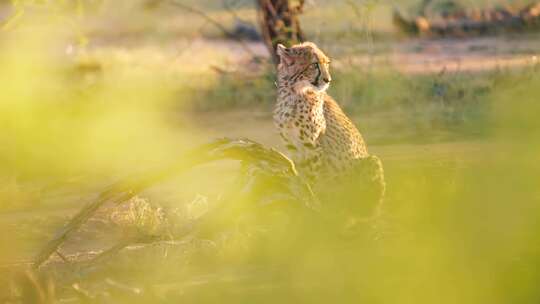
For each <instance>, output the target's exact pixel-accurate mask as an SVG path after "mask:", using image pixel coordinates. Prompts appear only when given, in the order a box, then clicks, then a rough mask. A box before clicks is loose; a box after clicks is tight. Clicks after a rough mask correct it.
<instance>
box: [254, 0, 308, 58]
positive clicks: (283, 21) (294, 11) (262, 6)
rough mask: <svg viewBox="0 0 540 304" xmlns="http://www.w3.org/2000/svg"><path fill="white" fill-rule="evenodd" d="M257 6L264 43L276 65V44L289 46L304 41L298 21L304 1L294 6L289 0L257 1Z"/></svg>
mask: <svg viewBox="0 0 540 304" xmlns="http://www.w3.org/2000/svg"><path fill="white" fill-rule="evenodd" d="M257 5H258V13H259V23H260V27H261V33H262V36H263V39H264V42H265V44H266V47H267V48H268V51H269V52H270V54H271V55H272V59H273V60H274V63H276V64H277V63H278V57H277V54H276V47H277V45H278V43H281V44H283V45H285V46H291V45H293V44H297V43H300V42H302V41H304V40H305V37H304V33H303V32H302V29H301V27H300V22H299V20H298V15H299V14H301V13H302V9H303V6H304V0H300V1H298V3H297V4H295V5H292V4H291V1H289V0H257Z"/></svg>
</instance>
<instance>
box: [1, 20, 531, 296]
mask: <svg viewBox="0 0 540 304" xmlns="http://www.w3.org/2000/svg"><path fill="white" fill-rule="evenodd" d="M31 19H32V18H30V19H26V21H25V22H23V23H21V24H20V25H19V28H17V29H16V30H15V31H13V32H2V34H1V36H0V39H1V42H0V43H1V44H0V45H1V47H0V66H2V69H0V83H1V84H2V85H1V87H0V128H1V129H2V132H0V167H1V168H2V170H1V172H0V175H1V176H0V178H1V179H0V216H1V220H2V226H0V227H2V228H3V231H4V233H3V234H2V236H1V237H0V244H2V248H3V250H2V252H1V253H0V261H2V263H4V262H5V263H12V262H14V261H19V260H20V259H23V258H24V259H27V258H29V257H31V256H32V253H33V252H35V250H36V249H37V248H39V247H40V246H41V245H43V244H44V243H45V242H46V241H47V240H49V239H50V238H51V237H52V236H53V234H54V231H55V230H57V229H59V228H60V227H61V226H62V224H63V223H65V222H66V221H67V217H68V216H69V215H70V214H71V213H72V212H73V209H78V208H80V206H82V204H83V203H84V202H86V199H87V197H88V195H87V194H88V193H87V192H88V191H90V192H91V194H96V193H97V192H99V191H100V190H102V188H103V186H104V185H107V184H108V183H109V182H110V181H112V180H116V179H117V178H118V177H119V176H126V175H127V176H130V175H132V174H133V173H134V172H141V171H142V169H144V168H148V167H153V166H158V165H163V164H167V163H169V162H171V161H173V160H175V157H177V156H178V155H180V152H181V151H183V150H185V149H187V148H189V147H192V146H194V145H196V144H197V143H201V142H207V141H209V140H210V139H211V138H209V137H208V136H207V135H206V134H205V133H204V132H203V131H201V130H200V129H198V126H200V125H204V124H206V123H209V124H210V123H212V122H210V121H209V122H206V121H200V120H201V118H200V117H212V116H203V115H201V116H198V115H199V114H200V112H201V111H202V110H204V111H210V112H211V111H214V112H215V113H217V115H216V117H217V116H219V114H222V113H223V112H225V111H236V110H238V109H242V110H243V111H244V112H245V113H248V115H249V113H250V111H252V109H262V110H260V111H266V112H268V113H270V109H271V107H272V103H273V102H274V98H275V95H274V94H275V93H274V91H275V88H274V84H273V81H274V80H273V76H272V75H273V74H272V68H271V66H268V67H264V66H263V67H262V68H261V70H260V71H259V74H255V75H250V76H245V75H244V74H242V73H238V72H231V73H219V72H215V71H213V70H211V69H210V68H208V65H209V62H210V63H216V64H220V65H224V66H226V65H227V64H228V61H227V54H225V55H224V54H222V53H218V52H215V51H213V50H212V49H211V47H207V46H198V47H197V48H196V49H188V50H187V51H186V52H183V53H181V54H177V53H175V52H174V51H171V49H168V48H161V47H160V46H155V45H154V46H152V45H151V44H148V45H147V46H145V47H132V48H130V47H121V46H113V47H111V46H108V47H99V46H94V47H88V48H86V47H82V46H80V45H78V44H77V41H78V40H77V38H76V35H75V36H74V35H72V33H70V31H67V30H66V29H65V28H64V27H62V23H61V22H56V23H55V22H52V21H51V20H50V19H47V20H48V22H47V23H45V24H50V25H51V26H50V27H48V26H47V27H45V26H43V24H39V23H38V24H35V23H32V22H29V21H32V20H31ZM70 45H71V46H72V47H73V49H72V52H67V53H66V48H68V49H71V48H70V47H69V46H70ZM337 61H339V59H338V60H337ZM203 63H205V64H206V65H204V66H203ZM333 73H334V75H333V78H334V83H333V84H332V89H331V91H330V93H331V94H332V95H333V96H334V97H335V98H336V99H337V100H338V101H339V102H340V103H341V104H342V105H344V107H345V109H346V111H347V112H348V113H350V114H351V116H352V117H353V119H354V120H355V122H357V123H358V125H359V126H360V129H361V130H362V132H364V133H365V136H366V138H367V140H368V143H370V144H371V143H377V144H385V146H384V147H377V146H375V147H374V150H375V151H381V158H382V161H383V163H384V165H385V172H386V178H387V182H388V190H387V197H386V200H385V203H384V208H383V213H382V216H381V218H380V221H379V222H377V223H376V225H375V228H367V227H366V231H365V233H363V234H360V235H359V236H358V237H357V238H346V237H344V236H343V235H342V234H341V229H342V226H341V225H335V226H333V225H331V224H330V223H328V222H322V223H324V225H323V224H321V222H318V221H316V220H314V219H312V218H310V217H309V216H308V215H306V214H303V213H292V212H289V209H288V208H286V207H283V208H282V209H280V207H279V206H278V207H275V208H273V209H272V208H270V209H263V207H261V210H263V212H261V213H262V214H263V216H261V215H259V216H261V218H264V215H266V216H268V217H270V218H271V219H270V220H269V219H267V218H265V219H267V221H264V222H263V221H260V222H257V221H254V220H253V218H255V219H258V218H257V217H256V216H253V215H249V214H246V216H243V215H242V216H239V217H238V218H235V217H232V216H231V218H227V219H225V220H228V221H225V220H224V222H228V223H230V226H229V227H224V228H223V231H219V232H222V233H219V232H218V233H217V234H218V236H216V237H213V238H212V236H209V237H208V238H209V239H198V238H196V237H195V238H192V239H188V240H185V241H184V242H183V243H174V242H169V243H162V244H157V245H155V246H151V247H148V248H142V249H140V248H139V249H138V250H137V249H136V248H135V249H130V250H126V251H123V252H121V253H120V254H118V255H116V256H114V257H112V259H111V260H109V261H106V262H104V263H102V264H99V265H92V267H88V265H85V264H84V263H79V262H80V261H79V260H77V256H69V258H70V259H72V260H71V261H72V263H73V265H76V266H75V267H72V265H71V264H65V263H62V262H61V260H60V259H59V258H55V259H56V260H55V263H56V264H54V263H53V264H51V265H49V266H47V267H48V268H47V267H46V268H44V269H43V270H42V271H43V273H46V274H48V275H51V276H52V277H53V278H54V280H55V284H57V287H58V290H57V292H58V296H59V297H61V298H69V299H75V301H78V300H77V299H78V298H77V296H76V295H75V294H74V290H73V288H72V287H71V286H72V284H73V283H78V284H80V285H81V286H82V288H84V289H85V290H88V291H89V292H90V294H95V295H99V294H102V293H103V292H104V291H105V292H109V291H110V290H113V291H115V292H116V293H114V292H112V294H113V296H115V297H117V298H115V300H117V301H118V302H120V303H124V302H126V303H128V302H129V303H156V301H158V300H159V301H163V302H188V303H223V302H230V303H238V302H257V303H298V302H309V303H349V302H350V303H357V302H368V303H471V304H472V303H475V304H476V303H532V302H535V301H537V299H538V298H539V297H540V294H539V292H538V288H537V286H538V282H539V280H540V272H539V270H538V269H540V259H539V257H538V252H539V250H540V239H539V237H538V234H537V233H536V232H537V231H538V229H539V228H540V227H539V224H538V223H540V221H539V220H540V207H539V206H540V202H539V199H540V195H539V190H538V174H539V171H540V167H539V164H540V159H539V156H538V150H539V147H540V136H539V135H540V121H539V120H538V117H537V116H538V115H537V113H539V112H540V111H539V110H540V109H539V107H540V104H539V103H538V102H537V101H538V100H539V98H540V94H539V93H538V91H537V88H538V85H539V77H538V69H537V67H532V68H529V69H524V70H519V71H504V70H500V71H497V72H489V73H479V74H463V73H448V74H441V75H415V76H410V75H403V74H400V73H398V72H396V71H394V70H393V69H392V68H388V69H380V70H375V71H368V70H366V69H365V67H364V68H363V67H361V66H349V67H347V66H345V67H344V66H343V65H342V66H341V67H338V68H337V69H335V70H334V71H333ZM240 120H241V119H239V121H238V122H237V123H238V124H240V125H241V126H243V128H246V129H247V128H250V129H252V128H258V127H259V125H256V124H255V123H253V125H252V124H251V123H252V122H253V121H254V120H249V123H247V122H243V121H240ZM228 131H229V130H224V133H225V134H226V133H227V132H228ZM266 131H267V130H266V129H264V130H261V131H260V133H261V134H260V137H263V136H267V134H263V132H266ZM254 134H257V133H256V132H254ZM253 139H255V140H257V139H258V138H253ZM454 141H455V142H456V143H453V142H454ZM464 142H466V143H464ZM415 143H423V144H425V143H434V144H433V145H415ZM372 151H373V150H372ZM221 165H222V167H220V168H219V169H215V168H214V169H212V168H209V167H205V168H202V169H200V170H201V171H198V172H188V173H187V176H185V177H183V179H182V178H180V179H179V180H175V181H174V183H172V184H169V185H165V186H163V188H159V189H153V191H149V193H145V195H148V197H149V198H138V199H136V200H135V201H132V202H131V205H128V207H127V209H124V211H125V212H124V213H122V214H121V215H122V216H120V217H121V218H122V219H124V220H126V221H127V222H128V225H131V226H134V227H135V228H136V229H141V230H145V231H146V232H147V233H148V232H149V233H156V231H158V232H159V233H162V232H163V231H162V230H163V227H164V226H167V225H168V224H170V223H166V221H165V220H164V218H166V216H167V215H176V214H178V213H179V212H180V213H182V212H183V214H185V215H186V217H189V218H190V219H191V218H196V217H198V216H200V215H201V214H203V213H204V212H206V211H207V209H208V208H212V207H213V206H215V204H217V203H218V202H219V201H220V197H221V196H220V195H214V196H215V197H214V196H208V197H207V196H206V194H207V193H210V192H213V194H214V193H215V192H218V193H222V192H226V191H225V190H227V189H228V188H232V187H230V186H229V185H230V181H231V180H232V179H234V176H235V174H236V172H237V169H238V168H237V167H236V166H232V165H231V166H228V165H229V164H221ZM74 178H75V179H76V180H77V185H76V186H73V184H72V183H70V180H72V179H74ZM194 184H197V185H196V186H195V185H194ZM223 188H227V189H223ZM51 189H55V190H54V191H51ZM58 189H60V190H61V191H58ZM89 189H90V190H89ZM68 190H69V191H68ZM195 190H196V191H200V192H202V195H199V196H197V198H198V199H196V200H193V196H192V197H189V195H193V193H192V192H195ZM62 191H66V192H68V193H67V194H66V193H62ZM51 192H52V193H53V194H54V195H51ZM74 192H75V194H74ZM186 193H187V194H186ZM83 194H84V195H83ZM66 201H69V202H70V204H65V202H66ZM150 203H151V204H150ZM65 206H68V207H67V209H62V208H63V207H65ZM118 208H121V207H118ZM13 210H16V211H20V212H19V213H12V212H8V211H13ZM179 210H180V211H179ZM21 211H22V212H21ZM118 214H119V213H116V215H117V216H118ZM269 214H270V215H271V216H270V215H269ZM113 215H114V214H113ZM250 216H252V217H253V218H250ZM112 217H113V218H114V216H112ZM246 218H247V219H246ZM250 219H251V221H250ZM100 220H103V219H101V218H100ZM165 228H168V227H165ZM108 229H110V227H109V226H107V225H102V226H100V224H99V222H98V221H94V222H91V223H89V224H88V226H86V227H84V229H82V230H83V231H81V232H80V233H81V234H78V235H75V237H74V238H73V239H72V240H70V242H68V244H67V245H66V246H65V247H63V248H61V250H62V252H67V253H77V252H80V251H86V250H87V249H88V248H90V249H93V248H99V249H102V247H103V243H104V242H102V241H101V240H100V239H97V240H96V239H91V240H90V239H89V238H87V236H93V237H94V238H97V236H98V235H99V236H102V235H107V234H108V233H109V232H110V231H109V230H108ZM88 231H90V232H88ZM96 231H98V232H99V233H98V232H96ZM81 235H82V236H81ZM109 241H110V240H109ZM83 249H84V250H83ZM59 261H60V262H59ZM66 265H68V266H66ZM77 267H80V268H77ZM86 267H88V268H86ZM2 269H6V268H2ZM11 278H12V277H11V276H7V275H6V276H2V277H1V278H0V279H1V280H2V281H1V282H2V283H4V282H6V283H5V284H2V286H11V285H9V284H8V283H7V282H8V281H10V280H11ZM111 280H112V281H113V282H116V281H119V282H121V283H122V284H125V285H127V286H135V287H137V288H140V289H141V290H143V293H142V295H132V294H130V293H129V292H126V290H125V289H120V288H118V285H119V284H116V285H115V284H111V283H110V282H111ZM107 282H109V283H107ZM12 285H17V282H15V281H14V282H13V283H12ZM112 285H114V286H116V287H114V288H116V289H114V288H113V287H111V286H112ZM122 286H123V285H122ZM111 288H112V289H111ZM7 289H10V290H7V291H6V289H0V290H1V291H0V295H2V296H3V295H4V294H13V293H14V294H17V293H18V292H20V291H17V290H16V291H13V290H11V289H17V288H15V287H13V288H11V287H10V288H7ZM119 290H121V291H122V292H119ZM98 299H99V298H98ZM96 302H99V301H97V300H96Z"/></svg>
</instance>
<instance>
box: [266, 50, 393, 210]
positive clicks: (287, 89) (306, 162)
mask: <svg viewBox="0 0 540 304" xmlns="http://www.w3.org/2000/svg"><path fill="white" fill-rule="evenodd" d="M276 51H277V54H278V57H279V64H278V66H277V91H278V93H277V102H276V105H275V109H274V114H273V120H274V124H275V126H276V127H277V129H278V131H279V134H280V136H281V138H282V139H283V141H284V144H285V146H286V148H287V150H288V151H289V154H290V156H291V158H292V160H293V161H294V162H295V163H296V165H297V167H298V170H299V172H300V173H301V174H302V175H304V176H305V177H306V178H307V179H308V180H309V181H311V182H312V183H313V184H314V185H315V187H316V188H320V189H326V190H328V188H329V187H328V185H329V183H332V185H334V186H333V188H332V189H333V190H331V191H326V193H327V194H328V195H329V196H331V197H332V198H334V199H335V198H336V195H337V197H339V198H340V199H344V200H346V201H357V200H358V198H360V199H361V200H364V199H365V200H366V201H367V200H371V201H374V202H370V203H362V204H358V203H357V202H351V204H352V205H353V208H354V209H358V211H359V212H361V213H364V214H373V213H375V212H376V211H377V210H378V206H379V205H380V201H381V200H382V196H383V195H384V189H385V185H384V176H383V169H382V164H381V162H380V160H379V158H377V157H376V156H372V155H370V154H369V153H368V150H367V147H366V144H365V141H364V139H363V137H362V135H361V134H360V132H359V131H358V129H357V128H356V127H355V125H354V124H353V122H352V121H351V120H350V119H349V118H348V117H347V115H346V114H345V113H344V112H343V110H342V109H341V108H340V106H339V105H338V103H337V102H336V101H335V100H334V99H333V98H332V97H331V96H330V95H328V94H327V93H326V90H327V89H328V87H329V86H330V83H331V81H332V77H331V75H330V72H329V65H330V59H329V58H328V57H327V56H326V55H325V54H324V53H323V52H322V51H321V50H320V49H319V48H318V47H317V46H316V45H315V44H314V43H311V42H304V43H301V44H298V45H294V46H292V47H290V48H286V47H285V46H283V45H281V44H279V45H278V46H277V50H276ZM344 184H347V185H346V186H344ZM336 186H338V187H336ZM364 188H365V189H364ZM366 189H370V190H369V191H367V190H366ZM358 191H361V192H362V193H359V192H358ZM323 192H324V191H323ZM338 192H339V193H344V195H343V196H340V195H339V194H338ZM368 192H370V193H371V194H369V195H368V194H367V193H368ZM351 196H352V197H351ZM355 196H356V197H355ZM358 196H359V197H358ZM368 196H371V197H373V199H368V198H367V197H368ZM348 204H349V203H348Z"/></svg>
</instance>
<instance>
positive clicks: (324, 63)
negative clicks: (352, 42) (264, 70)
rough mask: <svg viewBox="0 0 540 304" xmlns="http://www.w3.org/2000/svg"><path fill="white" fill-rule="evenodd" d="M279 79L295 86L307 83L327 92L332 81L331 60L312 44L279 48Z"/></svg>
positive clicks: (281, 46)
mask: <svg viewBox="0 0 540 304" xmlns="http://www.w3.org/2000/svg"><path fill="white" fill-rule="evenodd" d="M277 55H278V56H279V65H278V68H277V70H278V77H279V78H280V80H285V81H289V82H290V83H291V84H293V85H295V84H297V83H306V85H308V86H312V87H313V89H315V90H316V91H320V92H322V91H326V89H328V86H329V85H330V81H332V77H331V76H330V70H329V68H330V59H329V58H328V57H327V56H326V55H325V54H324V53H323V52H322V51H321V50H320V49H319V48H318V47H317V46H316V45H315V44H314V43H312V42H304V43H301V44H297V45H294V46H292V47H290V48H286V47H285V46H283V45H282V44H278V46H277Z"/></svg>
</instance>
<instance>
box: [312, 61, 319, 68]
mask: <svg viewBox="0 0 540 304" xmlns="http://www.w3.org/2000/svg"><path fill="white" fill-rule="evenodd" d="M311 66H312V67H314V68H316V69H318V68H319V63H318V62H314V63H312V64H311Z"/></svg>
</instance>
